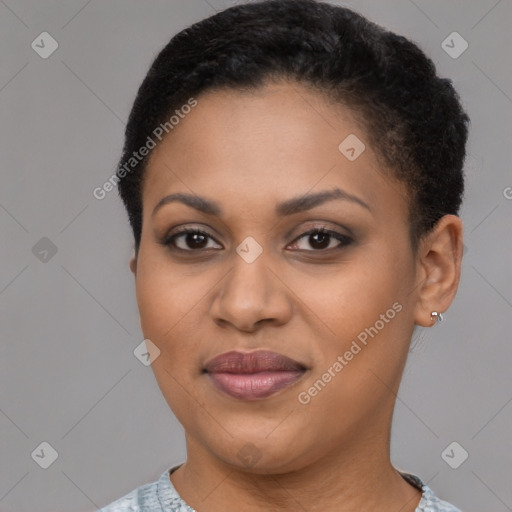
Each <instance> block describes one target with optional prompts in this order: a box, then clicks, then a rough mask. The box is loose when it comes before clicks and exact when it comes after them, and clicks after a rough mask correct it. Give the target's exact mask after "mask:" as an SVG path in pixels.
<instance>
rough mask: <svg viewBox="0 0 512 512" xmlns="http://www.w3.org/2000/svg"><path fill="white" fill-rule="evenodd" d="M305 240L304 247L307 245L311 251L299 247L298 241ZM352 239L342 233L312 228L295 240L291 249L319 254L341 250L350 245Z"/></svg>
mask: <svg viewBox="0 0 512 512" xmlns="http://www.w3.org/2000/svg"><path fill="white" fill-rule="evenodd" d="M302 239H305V244H304V245H309V247H311V248H312V249H313V251H311V249H308V248H307V247H299V242H298V241H300V240H302ZM352 241H353V240H352V239H351V238H349V237H348V236H346V235H343V234H342V233H338V232H337V231H333V230H330V229H325V228H314V229H311V230H309V231H307V232H306V233H303V234H302V235H301V236H300V237H299V238H297V239H296V240H295V241H294V242H293V245H292V248H293V249H298V250H305V251H310V252H321V251H325V250H330V249H341V248H343V247H345V246H347V245H349V244H351V243H352Z"/></svg>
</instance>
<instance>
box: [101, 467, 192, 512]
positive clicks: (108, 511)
mask: <svg viewBox="0 0 512 512" xmlns="http://www.w3.org/2000/svg"><path fill="white" fill-rule="evenodd" d="M173 469H175V468H172V469H167V470H165V471H164V472H163V473H162V475H161V476H160V478H159V479H158V480H157V481H156V482H152V483H146V484H143V485H141V486H140V487H137V488H136V489H134V490H133V491H131V492H129V493H128V494H126V495H125V496H123V497H121V498H119V499H117V500H116V501H114V502H112V503H110V504H109V505H107V506H106V507H103V508H101V509H100V510H99V512H164V511H166V512H194V511H193V510H192V509H191V508H189V507H187V506H186V504H185V503H184V502H183V501H182V500H181V498H180V497H179V495H178V493H177V492H176V490H175V489H174V486H173V485H172V483H171V481H170V479H169V474H170V472H171V471H172V470H173Z"/></svg>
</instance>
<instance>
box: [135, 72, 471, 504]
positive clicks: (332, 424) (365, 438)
mask: <svg viewBox="0 0 512 512" xmlns="http://www.w3.org/2000/svg"><path fill="white" fill-rule="evenodd" d="M197 100H198V105H197V106H196V107H195V108H194V109H193V110H192V112H191V113H190V114H189V115H187V117H186V118H185V119H183V120H182V121H181V122H180V124H179V125H178V126H177V127H176V128H175V129H174V130H173V132H171V133H170V134H169V135H168V136H167V137H166V138H165V139H164V140H163V142H162V143H161V144H160V145H159V146H158V147H157V148H156V149H155V150H154V152H153V153H152V155H151V157H150V160H149V162H148V167H147V170H146V175H145V181H144V186H143V218H144V221H143V228H142V237H141V244H140V247H139V250H138V252H137V253H136V254H135V255H134V257H133V259H132V260H131V262H130V268H131V270H132V271H133V272H134V274H135V281H136V294H137V301H138V305H139V310H140V320H141V328H142V331H143V334H144V336H145V338H148V339H150V340H151V341H152V342H153V343H154V344H155V345H157V346H158V348H159V349H160V351H161V353H160V355H159V357H158V358H157V359H155V361H154V362H153V364H152V368H153V371H154V374H155V377H156V380H157V382H158V385H159V387H160V389H161V391H162V393H163V395H164V397H165V399H166V401H167V402H168V404H169V406H170V407H171V409H172V410H173V411H174V413H175V415H176V416H177V418H178V419H179V421H180V422H181V423H182V425H183V427H184V429H185V432H186V442H187V454H188V456H187V461H186V463H185V464H184V465H183V466H181V467H180V468H179V469H178V470H176V471H175V472H174V473H173V474H172V475H171V481H172V483H173V484H174V486H175V487H176V489H177V491H178V492H179V493H180V495H181V497H182V498H183V499H184V500H185V501H186V502H187V503H188V504H189V505H190V506H191V507H193V508H195V509H196V510H197V511H198V512H203V511H206V510H208V511H209V512H216V511H230V510H244V511H248V512H251V511H260V510H285V511H286V510H293V511H296V510H308V511H317V510H318V511H320V510H321V511H326V512H329V511H337V512H349V511H351V512H355V511H360V510H381V511H383V512H384V511H390V512H391V511H393V512H397V511H398V510H400V511H401V512H412V511H414V510H415V508H416V506H417V505H418V502H419V500H420V497H421V493H420V491H418V490H417V489H415V488H414V487H412V486H411V485H410V484H409V483H407V482H406V481H405V480H404V479H403V478H402V477H401V476H400V475H399V474H398V473H397V471H396V470H395V469H394V468H393V466H392V465H391V463H390V454H389V439H390V425H391V419H392V413H393V408H394V404H395V397H396V393H397V392H398V387H399V384H400V379H401V376H402V372H403V368H404V364H405V361H406V357H407V353H408V349H409V344H410V340H411V336H412V332H413V328H414V325H415V324H416V325H420V326H424V327H430V326H433V325H434V324H435V321H434V320H432V319H431V312H432V311H439V312H444V311H446V309H448V307H449V305H450V303H451V301H452V299H453V298H454V295H455V293H456V290H457V287H458V283H459V278H460V265H461V258H462V223H461V220H460V219H459V218H458V217H457V216H453V215H447V216H444V217H443V218H442V219H441V220H440V221H439V222H438V223H437V224H436V226H435V228H434V229H433V230H432V231H431V232H430V233H429V234H428V236H425V237H424V238H423V239H422V240H421V242H420V246H419V248H418V250H417V252H416V253H415V252H413V250H412V248H411V243H410V238H409V217H408V195H407V190H406V189H405V187H404V186H403V185H402V184H401V183H400V182H397V181H395V180H393V179H391V178H390V174H389V173H388V172H386V171H385V170H384V169H383V167H382V166H381V164H380V163H379V159H378V154H377V153H376V152H374V150H373V148H372V147H371V146H370V144H369V143H368V142H367V139H368V137H367V136H366V133H365V131H364V130H363V129H362V127H361V126H359V124H358V123H357V122H356V120H355V119H354V118H353V116H352V113H351V112H350V111H349V110H348V109H347V108H345V107H342V106H341V105H333V104H331V103H329V102H328V101H327V99H325V98H324V97H323V96H322V95H321V94H319V93H318V92H315V91H314V90H311V89H309V88H307V87H306V86H304V85H299V84H297V83H294V82H289V81H285V80H283V81H278V82H273V83H267V84H266V85H265V86H264V87H260V88H259V89H258V90H256V91H253V92H244V93H242V92H238V91H233V90H218V91H213V92H212V91H210V92H207V93H205V94H203V95H201V96H200V97H198V98H197ZM351 133H353V134H356V135H357V136H358V138H359V139H361V140H362V141H363V142H365V144H366V149H365V151H364V152H363V153H362V154H361V155H360V156H359V157H358V158H357V159H356V160H355V161H353V162H351V161H349V160H348V159H347V158H346V157H345V156H344V155H343V154H342V153H341V152H340V151H339V149H338V146H339V144H340V142H341V141H343V140H344V139H345V138H346V137H347V135H349V134H351ZM336 187H338V188H340V189H343V190H344V191H346V192H348V193H349V194H352V195H354V196H357V197H358V198H360V199H361V200H362V201H364V202H365V203H367V205H368V206H369V208H370V210H368V209H366V208H364V207H362V206H361V205H359V204H357V203H356V202H352V201H348V200H339V199H338V200H331V201H327V202H324V203H323V204H321V205H318V206H316V207H315V208H313V209H311V210H308V211H303V212H297V213H294V214H292V215H289V216H277V215H276V213H275V211H274V209H275V206H276V204H277V203H280V202H282V201H285V200H288V199H290V198H295V197H297V196H302V195H304V194H306V193H308V194H311V193H317V192H320V191H324V190H332V189H333V188H336ZM176 192H181V193H187V194H194V195H197V196H201V197H205V198H207V199H210V200H213V201H215V202H216V203H218V205H219V207H220V208H221V210H222V215H221V216H216V215H210V214H205V213H202V212H199V211H197V210H195V209H193V208H191V207H189V206H186V205H185V204H182V203H180V202H171V203H168V204H166V205H165V206H163V207H162V208H160V209H159V210H158V211H157V212H156V213H155V214H154V216H153V215H152V212H153V209H154V208H155V206H156V205H157V203H158V202H159V201H160V200H161V199H162V198H163V197H164V196H166V195H167V194H171V193H176ZM180 225H181V226H183V227H185V225H186V226H187V227H191V228H193V227H196V228H199V229H201V230H202V231H205V232H206V233H207V235H209V236H208V237H206V238H200V239H199V242H196V245H194V240H193V239H191V238H190V237H189V238H188V240H189V243H187V238H186V236H181V237H179V238H178V239H175V244H177V246H178V247H180V248H182V249H183V251H181V252H179V251H178V250H177V249H174V250H173V248H172V245H169V246H165V245H163V244H162V243H161V242H162V240H163V239H164V237H165V236H166V235H167V234H172V233H173V232H174V230H175V228H176V227H177V226H180ZM313 227H316V228H318V227H325V228H327V229H332V230H335V231H337V232H338V233H340V234H342V235H346V236H350V237H352V239H353V241H352V243H350V244H348V245H341V247H340V242H339V240H337V239H336V238H334V237H330V238H327V239H324V240H323V242H322V239H321V238H320V239H318V238H314V237H313V239H312V237H311V236H308V235H306V236H302V235H303V233H305V232H306V231H308V230H309V229H311V228H313ZM248 236H251V237H253V238H254V239H255V240H256V241H257V242H258V244H259V245H260V246H261V247H262V249H263V252H262V253H261V254H260V256H259V257H258V258H257V259H256V260H255V261H254V262H252V263H247V262H246V261H245V260H244V259H242V258H241V257H240V256H239V255H238V254H237V252H236V248H237V247H238V246H239V245H240V244H241V242H242V241H243V240H244V239H245V238H246V237H248ZM321 243H323V244H324V245H321ZM186 250H188V251H189V252H185V251H186ZM396 302H398V303H399V304H400V305H401V306H402V310H401V311H400V312H399V313H397V314H396V316H395V317H394V318H393V319H392V320H390V321H389V322H388V323H386V324H385V326H384V327H383V328H382V329H381V330H379V332H378V334H377V335H376V336H375V337H374V338H370V339H369V341H368V344H367V346H364V347H363V348H362V350H361V351H360V352H359V353H358V354H357V355H356V356H354V358H353V359H352V360H351V361H349V362H348V364H347V365H346V366H344V368H343V370H342V371H341V372H339V373H337V374H336V376H335V377H334V378H332V380H331V381H330V382H329V383H328V384H327V385H326V386H325V387H324V388H323V389H322V390H321V391H320V392H319V393H318V394H317V395H316V396H314V397H312V398H311V400H310V402H309V403H308V404H301V403H300V402H299V401H298V394H299V393H300V392H303V391H307V390H308V389H309V388H310V387H311V386H312V385H313V383H314V382H315V381H317V379H318V378H319V377H321V376H322V374H324V373H325V372H326V371H327V370H328V368H330V367H332V366H333V363H334V362H335V361H336V360H337V358H338V356H339V355H343V354H344V353H345V352H346V351H347V350H348V349H349V348H350V346H351V343H352V341H353V340H354V339H356V337H357V335H358V334H359V333H360V332H361V331H364V329H365V328H368V327H370V326H374V325H375V323H376V321H377V320H379V318H381V317H380V315H381V314H384V313H386V311H387V310H389V309H390V308H391V307H392V305H393V304H394V303H396ZM255 349H266V350H272V351H275V352H279V353H281V354H284V355H286V356H288V357H290V358H292V359H295V360H297V361H299V362H300V363H302V364H303V365H304V366H306V367H307V368H308V370H307V371H306V373H305V374H304V376H303V377H302V379H301V380H299V381H298V382H297V383H295V384H294V385H293V386H291V387H288V388H285V389H283V390H281V391H279V392H278V393H277V394H275V395H273V396H271V397H269V398H266V399H260V400H257V401H243V400H237V399H235V398H232V397H229V396H226V395H224V394H222V393H221V392H219V391H218V390H217V389H216V388H215V387H214V386H213V385H212V384H211V382H210V379H209V377H208V375H206V374H204V373H202V371H201V370H202V368H203V367H204V364H205V363H206V361H208V360H209V359H211V358H213V357H215V356H217V355H219V354H221V353H223V352H226V351H230V350H240V351H251V350H255ZM248 443H251V444H250V445H249V447H246V448H245V450H246V451H247V450H249V453H250V454H252V455H253V460H252V462H251V461H250V462H247V459H243V458H241V457H239V456H238V455H237V454H238V453H239V451H240V450H241V449H242V448H243V447H244V446H245V445H246V444H248ZM242 453H244V452H242ZM254 461H255V463H254Z"/></svg>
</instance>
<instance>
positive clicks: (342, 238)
mask: <svg viewBox="0 0 512 512" xmlns="http://www.w3.org/2000/svg"><path fill="white" fill-rule="evenodd" d="M318 233H319V234H322V235H328V236H330V237H331V238H335V239H336V240H338V241H339V242H340V245H338V246H337V247H331V248H330V249H311V250H307V249H296V250H299V251H304V250H305V251H306V252H320V253H322V252H330V251H332V250H338V249H343V248H344V247H347V246H348V245H350V244H351V243H352V242H353V240H352V238H350V237H348V236H347V235H344V234H342V233H339V232H337V231H334V230H331V229H327V228H325V227H314V228H312V229H309V230H308V231H306V232H304V233H302V234H301V235H300V236H298V237H297V238H295V239H294V240H293V242H292V243H291V244H290V245H292V244H293V245H295V244H297V242H298V241H299V240H301V239H302V238H305V237H308V236H310V235H314V234H318ZM189 234H199V235H204V236H206V237H208V238H210V239H212V240H214V241H215V242H216V243H218V242H217V241H216V240H215V239H214V238H213V237H212V236H210V235H209V234H208V233H207V232H205V231H202V230H200V229H197V228H183V229H179V230H178V231H177V232H175V233H173V234H172V235H167V236H166V237H165V238H164V239H163V240H162V241H161V244H162V245H164V246H167V247H169V248H170V249H172V250H174V251H180V252H182V253H185V252H188V253H193V252H196V253H197V252H202V251H207V250H208V249H181V248H179V247H176V246H175V245H174V242H175V240H176V239H177V238H179V237H182V236H185V235H189ZM329 242H330V240H329ZM329 245H330V243H329ZM215 250H217V249H215Z"/></svg>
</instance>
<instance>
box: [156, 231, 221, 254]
mask: <svg viewBox="0 0 512 512" xmlns="http://www.w3.org/2000/svg"><path fill="white" fill-rule="evenodd" d="M209 240H214V239H213V238H212V237H211V236H210V235H209V234H208V233H206V232H205V231H201V230H200V229H193V228H188V229H182V230H180V231H178V232H177V233H173V234H170V235H168V236H166V237H165V238H164V240H163V241H162V244H163V245H167V246H170V247H171V248H173V249H178V250H180V251H187V252H194V251H200V250H204V249H210V248H212V247H208V241H209Z"/></svg>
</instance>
